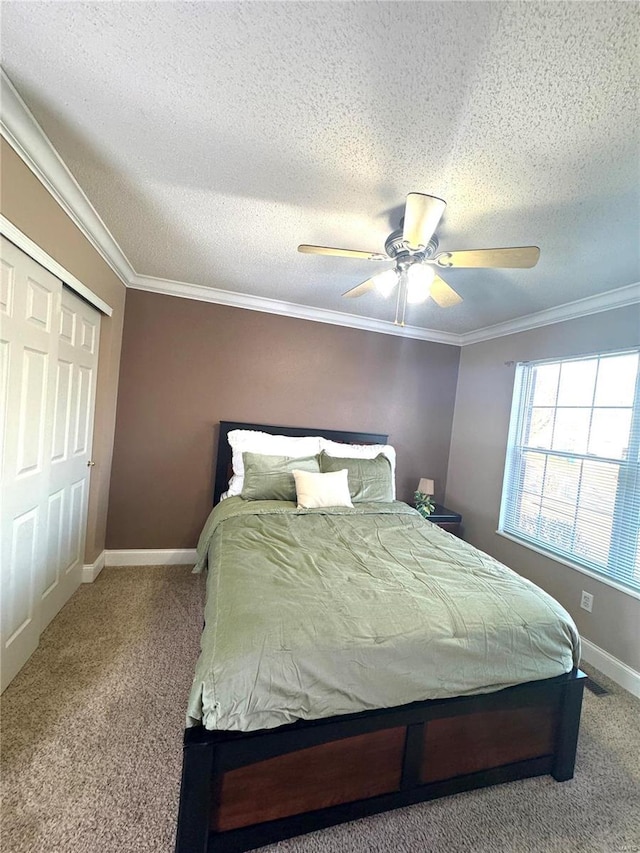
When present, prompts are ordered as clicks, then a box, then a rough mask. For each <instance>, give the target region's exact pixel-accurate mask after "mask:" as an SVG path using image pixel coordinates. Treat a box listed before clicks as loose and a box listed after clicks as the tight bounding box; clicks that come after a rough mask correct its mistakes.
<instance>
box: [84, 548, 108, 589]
mask: <svg viewBox="0 0 640 853" xmlns="http://www.w3.org/2000/svg"><path fill="white" fill-rule="evenodd" d="M106 553H107V552H106V551H102V552H101V553H100V554H98V556H97V557H96V559H95V560H94V561H93V563H88V564H87V563H86V564H85V565H84V566H83V567H82V583H93V582H94V580H95V579H96V578H97V577H98V575H99V574H100V572H101V571H102V570H103V569H104V567H105V557H106Z"/></svg>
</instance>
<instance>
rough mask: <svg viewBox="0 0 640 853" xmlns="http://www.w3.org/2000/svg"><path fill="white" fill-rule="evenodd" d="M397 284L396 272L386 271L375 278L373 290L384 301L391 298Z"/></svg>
mask: <svg viewBox="0 0 640 853" xmlns="http://www.w3.org/2000/svg"><path fill="white" fill-rule="evenodd" d="M397 283H398V273H397V271H396V270H386V272H381V273H379V274H378V275H377V276H376V277H375V285H374V286H375V290H376V292H377V293H379V294H380V295H381V296H384V298H385V299H386V298H387V297H388V296H391V294H392V292H393V289H394V287H395V286H396V284H397Z"/></svg>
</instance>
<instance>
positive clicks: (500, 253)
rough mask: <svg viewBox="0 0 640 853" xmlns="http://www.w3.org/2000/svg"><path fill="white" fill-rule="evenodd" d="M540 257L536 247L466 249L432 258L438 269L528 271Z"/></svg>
mask: <svg viewBox="0 0 640 853" xmlns="http://www.w3.org/2000/svg"><path fill="white" fill-rule="evenodd" d="M539 257H540V249H539V248H538V247H537V246H518V247H514V248H512V249H467V250H465V251H463V252H441V253H440V254H439V255H437V256H436V257H435V258H434V261H435V262H436V263H437V264H438V266H440V267H450V268H454V269H455V268H456V267H457V268H463V267H467V268H468V267H493V268H495V269H529V268H531V267H535V265H536V264H537V263H538V258H539Z"/></svg>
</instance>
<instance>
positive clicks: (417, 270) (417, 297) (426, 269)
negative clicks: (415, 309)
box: [407, 264, 436, 305]
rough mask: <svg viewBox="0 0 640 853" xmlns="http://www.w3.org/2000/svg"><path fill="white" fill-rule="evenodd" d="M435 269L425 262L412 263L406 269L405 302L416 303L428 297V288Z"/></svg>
mask: <svg viewBox="0 0 640 853" xmlns="http://www.w3.org/2000/svg"><path fill="white" fill-rule="evenodd" d="M435 275H436V273H435V270H434V269H433V267H431V266H428V265H426V264H412V265H411V266H410V267H409V269H408V270H407V302H408V303H409V305H417V304H419V303H420V302H425V301H426V300H427V299H428V298H429V288H430V287H431V282H432V281H433V279H434V278H435Z"/></svg>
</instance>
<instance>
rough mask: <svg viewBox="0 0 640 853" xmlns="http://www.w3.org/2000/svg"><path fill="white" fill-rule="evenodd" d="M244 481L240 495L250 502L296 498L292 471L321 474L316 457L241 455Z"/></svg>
mask: <svg viewBox="0 0 640 853" xmlns="http://www.w3.org/2000/svg"><path fill="white" fill-rule="evenodd" d="M242 461H243V463H244V481H243V483H242V492H241V493H240V496H241V497H243V498H244V499H245V500H248V501H295V499H296V483H295V480H294V479H293V474H292V473H291V472H292V471H293V470H294V468H297V469H299V470H300V471H311V472H312V473H314V474H319V473H320V467H319V465H318V457H317V456H302V457H300V458H297V457H294V456H265V455H264V454H263V453H249V452H248V451H247V452H245V453H243V454H242Z"/></svg>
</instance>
